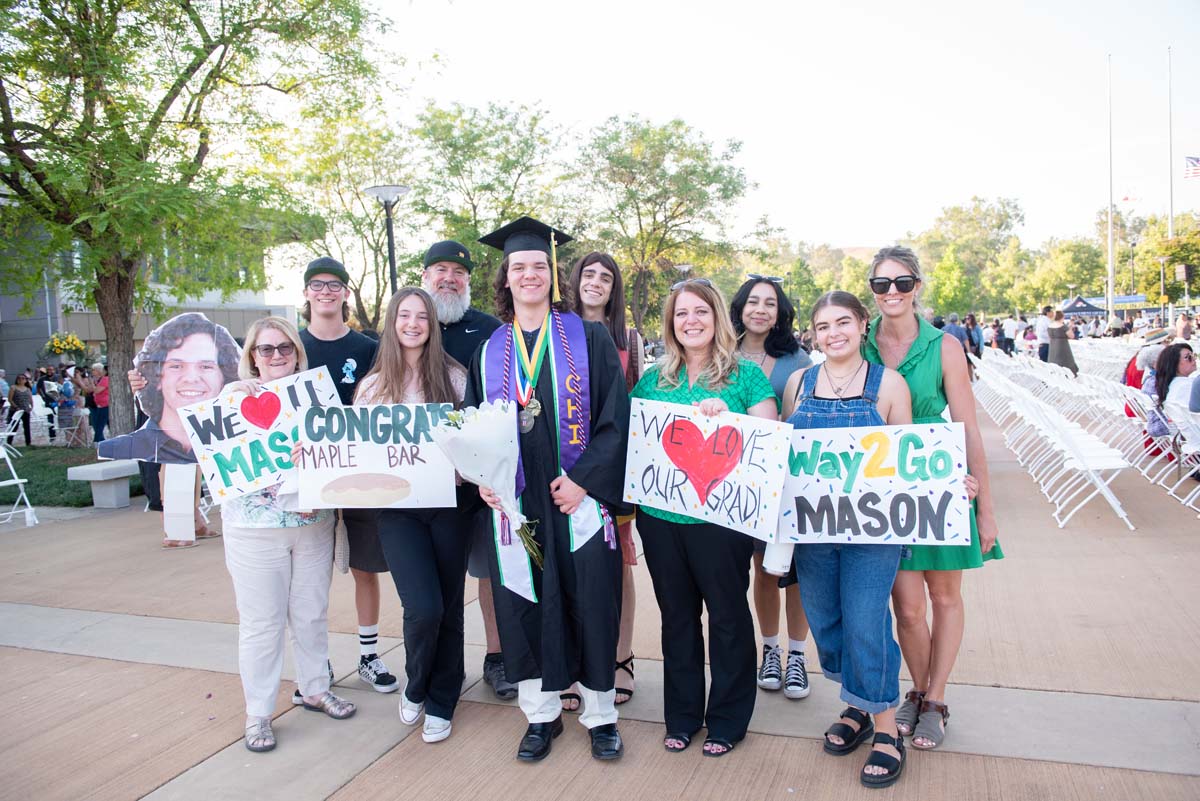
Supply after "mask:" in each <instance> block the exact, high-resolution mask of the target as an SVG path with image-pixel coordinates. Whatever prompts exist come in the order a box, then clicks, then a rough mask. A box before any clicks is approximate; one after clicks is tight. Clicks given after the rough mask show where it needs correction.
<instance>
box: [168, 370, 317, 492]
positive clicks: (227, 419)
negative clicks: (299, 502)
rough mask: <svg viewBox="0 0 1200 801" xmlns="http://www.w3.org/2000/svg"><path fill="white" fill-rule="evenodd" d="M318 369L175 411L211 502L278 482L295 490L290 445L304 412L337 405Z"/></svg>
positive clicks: (224, 393) (228, 393)
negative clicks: (250, 392)
mask: <svg viewBox="0 0 1200 801" xmlns="http://www.w3.org/2000/svg"><path fill="white" fill-rule="evenodd" d="M340 404H341V400H340V399H339V398H338V393H337V387H336V386H334V383H333V379H332V378H330V377H329V371H328V370H326V369H325V368H324V367H318V368H316V369H313V370H306V371H304V372H303V373H296V374H295V375H291V376H288V377H287V378H280V379H277V380H275V381H268V382H267V383H265V384H263V385H262V391H261V392H260V393H259V394H258V395H257V396H255V395H247V394H246V393H244V392H222V393H221V394H220V395H219V396H218V397H216V398H214V399H213V400H208V401H204V402H202V403H196V404H193V405H191V406H185V407H183V408H182V409H180V410H179V417H180V420H181V421H182V422H183V427H184V430H185V431H186V432H187V436H188V441H189V442H190V443H191V445H192V450H193V451H194V452H195V454H196V458H197V461H198V462H199V464H200V470H201V472H202V473H203V474H204V478H205V480H206V481H207V482H208V489H209V492H210V493H212V499H213V501H214V502H216V503H222V502H224V501H226V500H228V499H229V498H237V497H239V496H242V495H245V494H246V493H248V492H257V491H258V490H260V489H264V488H265V487H270V486H273V485H275V484H279V483H280V482H284V487H283V488H281V492H285V493H288V492H295V491H296V484H295V471H294V470H293V469H292V456H291V454H292V444H293V443H294V442H295V441H296V434H297V431H298V429H299V426H300V421H301V418H302V417H303V414H304V411H305V410H306V409H308V408H309V407H311V406H339V405H340Z"/></svg>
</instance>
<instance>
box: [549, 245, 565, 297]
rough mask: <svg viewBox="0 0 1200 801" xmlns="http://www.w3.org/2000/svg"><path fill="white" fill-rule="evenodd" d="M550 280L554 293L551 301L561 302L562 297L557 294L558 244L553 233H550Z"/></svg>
mask: <svg viewBox="0 0 1200 801" xmlns="http://www.w3.org/2000/svg"><path fill="white" fill-rule="evenodd" d="M550 276H551V277H550V280H551V281H552V282H553V285H554V293H553V296H552V300H553V301H554V302H555V303H558V302H559V301H561V300H562V295H560V294H558V243H557V242H556V241H555V239H554V232H553V231H551V232H550Z"/></svg>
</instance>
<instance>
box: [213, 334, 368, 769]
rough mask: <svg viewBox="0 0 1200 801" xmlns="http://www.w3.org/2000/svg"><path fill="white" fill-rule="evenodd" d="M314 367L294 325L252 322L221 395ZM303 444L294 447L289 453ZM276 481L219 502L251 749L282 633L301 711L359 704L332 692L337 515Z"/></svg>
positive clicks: (268, 744)
mask: <svg viewBox="0 0 1200 801" xmlns="http://www.w3.org/2000/svg"><path fill="white" fill-rule="evenodd" d="M307 369H308V358H307V356H306V355H305V352H304V346H303V345H301V344H300V334H299V332H298V331H296V327H295V326H294V325H292V324H291V323H290V322H288V321H287V320H284V319H282V318H280V317H265V318H263V319H261V320H255V321H254V322H253V323H252V324H251V325H250V328H249V330H248V331H246V347H245V349H244V350H243V351H242V360H241V364H240V365H239V368H238V374H239V375H240V376H241V377H242V379H243V380H242V381H238V382H235V383H232V384H229V385H228V386H226V387H225V388H224V389H223V390H222V391H221V392H222V394H227V393H244V394H247V395H257V394H258V393H259V392H260V391H261V390H262V384H263V383H266V382H269V381H274V380H276V379H280V378H286V377H287V376H290V375H293V374H295V373H300V372H303V371H304V370H307ZM298 449H299V444H297V445H296V450H293V452H292V455H293V459H294V458H295V455H296V452H297V451H298ZM279 489H280V485H278V484H277V485H275V486H273V487H268V488H267V489H264V490H259V491H258V492H253V493H250V494H248V495H243V496H241V497H240V498H231V499H229V500H227V501H225V503H223V504H221V520H222V522H223V524H224V525H223V530H224V532H225V566H226V567H227V568H228V570H229V575H230V577H231V578H232V579H233V591H234V595H235V596H236V597H237V610H238V671H239V673H241V676H242V690H243V692H244V693H245V696H246V739H245V743H246V748H248V749H249V750H251V751H270V750H272V749H273V748H275V733H274V731H273V730H272V729H271V715H272V714H273V713H274V711H275V706H276V702H277V700H278V698H279V681H280V674H281V673H282V672H283V636H284V630H285V629H290V630H291V634H292V655H293V658H294V661H295V663H296V680H297V684H298V685H299V692H300V694H301V703H302V705H303V707H304V708H305V709H311V710H313V711H315V712H324V713H325V714H326V715H328V716H329V717H331V718H334V719H335V720H343V719H345V718H348V717H350V716H351V715H353V714H354V713H355V706H354V704H352V703H350V702H349V701H346V700H344V699H342V698H339V697H338V696H336V695H334V694H333V693H332V692H330V691H329V686H330V678H331V677H330V675H329V673H330V672H329V668H328V662H329V617H328V612H329V580H330V579H331V578H332V576H333V526H334V520H335V518H334V516H333V513H332V512H330V511H329V510H327V509H321V510H317V511H311V512H303V511H298V506H297V503H296V496H295V495H294V494H291V495H283V494H280V492H279Z"/></svg>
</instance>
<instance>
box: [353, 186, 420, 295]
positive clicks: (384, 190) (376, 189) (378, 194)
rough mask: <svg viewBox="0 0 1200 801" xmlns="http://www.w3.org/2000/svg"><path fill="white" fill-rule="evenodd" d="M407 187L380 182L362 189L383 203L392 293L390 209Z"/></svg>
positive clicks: (393, 263)
mask: <svg viewBox="0 0 1200 801" xmlns="http://www.w3.org/2000/svg"><path fill="white" fill-rule="evenodd" d="M408 189H409V188H408V187H407V186H404V185H403V184H381V185H379V186H368V187H367V188H366V189H364V190H363V192H364V193H366V194H368V195H370V196H371V197H373V198H375V199H376V200H378V201H379V202H380V203H382V204H383V213H384V216H386V217H387V239H388V270H389V272H390V273H391V277H392V294H393V295H394V294H396V289H397V287H396V234H395V233H394V231H393V228H392V209H394V208H395V207H396V203H397V202H399V200H400V198H402V197H404V196H405V195H406V194H408Z"/></svg>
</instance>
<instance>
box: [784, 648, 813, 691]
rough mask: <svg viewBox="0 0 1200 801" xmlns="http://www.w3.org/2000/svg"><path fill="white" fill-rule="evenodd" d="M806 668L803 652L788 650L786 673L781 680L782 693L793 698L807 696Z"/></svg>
mask: <svg viewBox="0 0 1200 801" xmlns="http://www.w3.org/2000/svg"><path fill="white" fill-rule="evenodd" d="M808 693H809V687H808V668H807V666H806V664H805V660H804V654H803V653H802V652H800V651H788V660H787V674H786V675H785V677H784V681H783V694H784V695H786V696H787V697H788V698H791V699H793V700H799V699H801V698H807V697H808Z"/></svg>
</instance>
